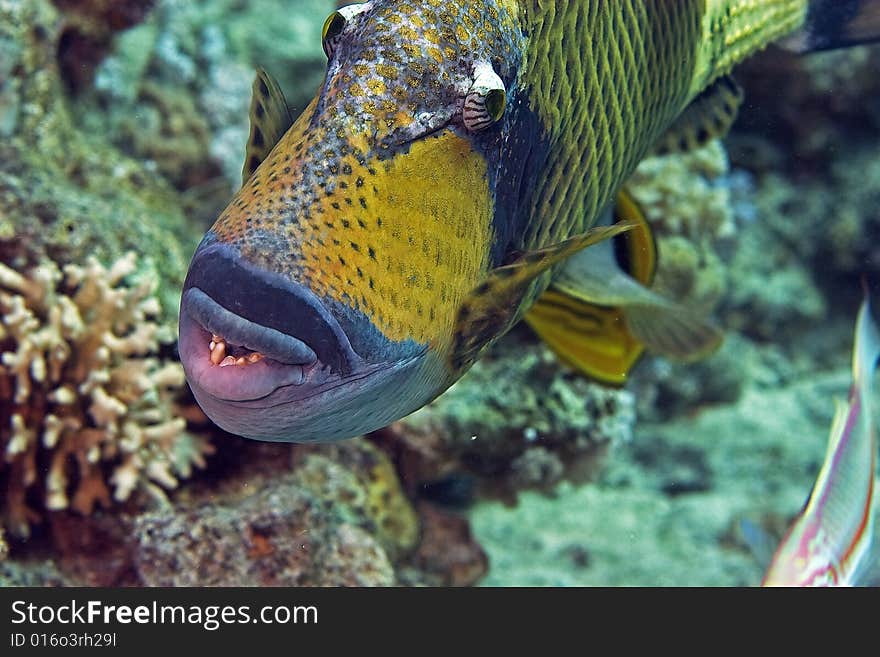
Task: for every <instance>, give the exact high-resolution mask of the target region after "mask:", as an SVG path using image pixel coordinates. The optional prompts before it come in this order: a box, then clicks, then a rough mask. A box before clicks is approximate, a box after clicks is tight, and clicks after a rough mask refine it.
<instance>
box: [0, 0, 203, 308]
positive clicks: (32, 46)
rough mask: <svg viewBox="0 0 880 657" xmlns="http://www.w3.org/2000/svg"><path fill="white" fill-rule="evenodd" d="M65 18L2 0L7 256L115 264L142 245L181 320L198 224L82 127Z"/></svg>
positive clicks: (1, 182) (147, 175)
mask: <svg viewBox="0 0 880 657" xmlns="http://www.w3.org/2000/svg"><path fill="white" fill-rule="evenodd" d="M59 24H60V23H59V21H58V15H57V13H56V12H55V10H54V9H53V8H52V5H51V4H50V3H49V2H48V1H47V0H28V1H24V0H5V1H4V2H2V3H0V44H3V45H2V46H0V48H2V49H3V51H4V52H5V54H6V55H7V56H8V57H9V58H10V59H6V58H4V64H3V66H4V68H8V70H9V71H10V73H11V74H10V77H9V78H8V79H7V80H6V81H5V82H4V84H3V90H2V103H0V115H2V118H0V125H3V126H6V128H5V131H6V132H8V133H9V136H8V137H7V138H5V139H3V140H0V199H2V202H0V260H2V261H3V262H5V263H7V264H9V265H10V266H12V267H13V268H15V269H22V268H24V267H25V266H27V265H28V264H34V263H36V262H38V261H39V260H40V258H41V256H43V255H45V254H48V255H49V256H50V257H51V258H52V259H53V260H55V261H57V262H62V263H66V262H83V261H84V260H85V257H86V256H87V255H94V256H96V257H97V258H98V259H99V260H100V261H101V262H105V263H109V262H113V261H115V260H117V259H118V258H120V257H121V256H122V255H123V254H124V253H125V252H128V251H136V252H138V253H140V254H141V255H142V258H141V262H142V263H143V266H144V267H145V270H146V271H150V272H152V275H154V276H158V277H159V290H158V295H159V298H160V300H161V302H162V310H163V314H164V316H165V317H166V318H170V317H174V316H176V312H177V303H178V297H179V290H180V286H181V284H182V282H183V277H184V274H185V272H186V266H187V263H188V260H189V256H190V254H191V253H192V251H193V249H194V247H195V244H196V242H197V239H198V237H199V235H198V232H199V231H198V230H197V229H196V228H195V227H193V226H191V225H190V223H189V222H188V221H187V219H186V217H185V216H184V214H183V212H182V210H181V202H180V198H179V197H178V195H177V194H175V193H174V192H173V190H172V189H171V188H170V187H169V186H168V185H167V184H166V183H165V182H164V181H163V180H162V179H161V178H160V177H159V176H157V175H156V174H155V172H153V171H151V170H150V168H149V167H147V166H146V165H145V164H144V163H143V162H138V161H135V160H132V159H129V158H126V157H124V156H123V155H122V154H121V153H120V152H119V151H118V150H116V149H114V148H112V147H111V146H109V145H107V144H106V143H105V142H104V141H103V140H102V139H100V138H98V137H96V136H89V137H87V136H85V135H84V134H83V133H82V132H81V131H80V130H78V129H77V126H76V125H75V124H74V123H73V121H72V120H71V117H70V113H69V111H68V101H67V100H66V98H65V95H64V91H63V86H62V83H61V79H60V77H59V70H58V66H57V63H56V60H55V58H54V54H55V53H56V52H57V47H58V40H59V38H60V34H59V28H58V26H59ZM9 126H12V129H9ZM160 274H161V275H160Z"/></svg>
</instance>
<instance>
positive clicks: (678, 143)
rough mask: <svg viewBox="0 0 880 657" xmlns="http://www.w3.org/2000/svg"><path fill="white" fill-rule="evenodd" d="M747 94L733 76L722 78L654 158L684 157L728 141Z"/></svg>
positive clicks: (690, 107) (696, 101)
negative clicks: (699, 149)
mask: <svg viewBox="0 0 880 657" xmlns="http://www.w3.org/2000/svg"><path fill="white" fill-rule="evenodd" d="M742 102H743V90H742V88H741V87H740V86H739V84H737V82H736V80H734V79H733V78H732V77H730V76H729V75H727V76H722V77H720V78H718V79H717V80H716V81H715V82H713V83H712V84H711V85H709V87H707V88H706V89H705V90H704V91H703V92H702V93H701V94H700V95H699V96H697V97H696V98H694V100H693V101H691V104H690V105H688V106H687V107H686V108H685V109H684V111H683V112H682V113H681V114H680V115H679V117H678V118H677V119H676V120H675V122H674V123H673V124H672V126H671V127H670V128H669V129H668V130H667V131H666V133H665V134H664V135H663V136H662V137H661V138H660V140H659V141H658V142H657V143H656V144H655V145H654V155H668V154H671V153H683V152H687V151H691V150H694V149H697V148H701V147H702V146H705V145H706V144H708V143H709V142H710V141H712V140H713V139H717V138H720V137H724V136H725V135H726V134H727V133H728V131H729V130H730V128H731V126H732V125H733V123H734V121H736V117H737V114H738V112H739V108H740V105H742Z"/></svg>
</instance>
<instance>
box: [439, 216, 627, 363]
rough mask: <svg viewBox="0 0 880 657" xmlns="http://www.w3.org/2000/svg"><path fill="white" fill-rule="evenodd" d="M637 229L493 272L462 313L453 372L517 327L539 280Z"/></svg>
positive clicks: (523, 258)
mask: <svg viewBox="0 0 880 657" xmlns="http://www.w3.org/2000/svg"><path fill="white" fill-rule="evenodd" d="M633 227H634V224H631V223H626V222H624V223H618V224H614V225H612V226H598V227H594V228H591V229H590V230H588V231H586V232H585V233H581V234H579V235H575V236H574V237H570V238H569V239H567V240H564V241H563V242H559V243H557V244H553V245H551V246H547V247H544V248H541V249H538V250H536V251H531V252H529V253H525V254H522V255H520V256H519V257H518V258H517V259H516V260H515V261H514V262H512V263H510V264H508V265H504V266H501V267H496V268H495V269H493V270H492V271H490V272H489V273H488V274H487V275H486V278H485V279H484V280H483V282H482V283H480V284H479V285H478V286H476V287H475V288H474V289H473V290H471V292H470V293H469V294H468V295H467V296H466V297H465V299H464V300H463V301H462V303H461V306H460V307H459V309H458V313H457V317H456V325H455V331H454V343H453V347H452V352H451V356H450V364H451V366H452V368H453V371H456V372H458V371H463V370H464V369H466V368H467V367H470V365H471V364H473V363H474V361H476V360H477V358H479V355H480V353H481V352H482V351H483V349H485V348H486V347H487V346H488V345H489V344H490V343H491V342H492V341H493V340H494V339H495V338H497V337H500V336H501V335H503V334H504V333H506V332H507V330H508V329H510V327H511V326H513V324H514V323H515V321H516V320H517V319H518V317H517V314H518V312H519V307H520V305H521V303H520V302H521V301H522V299H523V297H524V296H525V294H526V292H527V291H528V289H529V286H530V285H531V284H532V283H533V282H534V281H535V280H536V279H537V278H538V277H539V276H541V275H542V274H544V273H546V272H548V271H549V270H550V269H551V268H552V267H553V266H555V265H557V264H559V263H560V262H562V261H563V260H565V259H567V258H569V257H571V256H572V255H573V254H575V253H577V252H578V251H581V250H582V249H585V248H587V247H589V246H592V245H593V244H597V243H599V242H602V241H604V240H606V239H610V238H612V237H614V236H615V235H619V234H620V233H622V232H624V231H627V230H631V229H632V228H633Z"/></svg>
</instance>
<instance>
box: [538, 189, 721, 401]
mask: <svg viewBox="0 0 880 657" xmlns="http://www.w3.org/2000/svg"><path fill="white" fill-rule="evenodd" d="M614 217H615V219H617V220H618V221H625V222H626V223H628V224H631V225H635V226H636V228H635V229H634V230H632V231H629V232H627V233H625V234H623V235H620V236H618V237H616V238H615V240H616V242H617V244H616V247H617V248H616V249H615V251H616V253H617V258H616V260H615V259H612V258H610V257H609V254H607V253H603V252H602V251H601V249H603V248H604V246H605V245H601V246H598V247H596V249H595V250H592V249H591V250H589V251H583V252H580V253H577V254H575V255H574V256H572V257H571V258H570V259H569V261H568V262H567V263H566V264H565V266H564V267H563V268H562V270H561V271H560V272H559V274H558V275H557V276H556V279H555V280H554V282H553V284H552V285H551V287H550V289H548V290H547V291H546V292H545V293H544V294H543V295H542V296H541V297H540V298H539V299H538V301H537V302H536V303H535V304H534V305H533V306H532V308H531V309H530V310H529V312H528V313H527V314H526V316H525V320H526V322H527V323H528V324H529V325H530V326H531V327H532V328H533V329H534V330H535V332H536V333H537V334H538V335H539V336H540V337H541V339H542V340H544V341H545V342H546V343H547V345H548V346H549V347H550V348H551V349H552V350H553V351H554V352H555V353H556V354H557V355H558V356H559V357H560V359H561V360H563V361H564V362H566V363H568V364H569V365H571V366H572V367H574V368H575V369H577V370H578V371H580V372H581V373H583V374H585V375H587V376H589V377H590V378H593V379H596V380H599V381H601V382H603V383H607V384H610V385H623V384H624V383H625V382H626V377H627V375H628V373H629V371H630V370H631V369H632V367H633V366H634V365H635V363H636V362H637V361H638V359H639V357H640V356H641V354H642V353H643V352H644V351H645V349H647V350H648V351H650V352H652V353H655V354H658V355H662V356H667V357H670V358H674V359H677V360H684V361H690V360H696V359H699V358H702V357H704V356H706V355H708V354H709V353H711V352H712V351H713V350H715V349H716V348H717V347H718V345H719V344H720V343H721V339H722V334H721V332H720V331H719V330H718V329H717V328H715V327H714V326H713V325H712V324H711V323H710V322H709V321H708V320H706V319H705V318H703V317H701V316H699V315H698V314H696V313H694V312H693V311H691V310H689V309H687V308H685V307H683V306H681V305H679V304H677V303H674V302H673V301H670V300H668V299H666V298H664V297H662V296H660V295H658V294H656V293H655V292H653V291H651V290H650V289H648V287H647V285H649V284H650V282H651V280H652V279H653V275H654V264H655V262H656V256H657V253H656V246H655V243H654V240H653V237H652V236H651V234H650V226H649V225H648V223H647V221H646V220H645V218H644V215H643V214H642V212H641V210H640V209H639V207H638V205H637V204H635V203H634V202H633V201H632V200H631V199H630V198H629V197H628V196H627V195H626V194H623V193H622V194H621V195H619V197H618V200H617V203H616V205H615V208H614Z"/></svg>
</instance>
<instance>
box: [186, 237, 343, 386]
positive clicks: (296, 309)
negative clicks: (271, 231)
mask: <svg viewBox="0 0 880 657" xmlns="http://www.w3.org/2000/svg"><path fill="white" fill-rule="evenodd" d="M180 355H181V360H182V362H183V365H184V369H185V370H186V372H187V376H188V378H189V380H190V382H191V383H193V384H195V385H196V386H198V387H200V388H202V389H204V391H205V392H208V393H209V394H211V395H212V396H214V397H218V398H220V399H226V400H230V401H247V400H253V399H257V398H260V397H263V396H265V395H267V394H270V393H271V392H273V391H274V390H275V389H277V388H278V387H280V386H284V385H299V384H302V383H303V382H305V381H306V380H308V379H309V378H310V376H311V377H313V378H315V379H317V378H320V377H318V376H317V374H318V373H321V374H322V376H324V377H326V376H330V375H337V376H346V375H348V374H350V373H351V372H352V371H353V370H355V369H356V368H357V366H358V361H359V357H358V356H357V354H356V353H355V352H354V350H353V349H352V347H351V344H350V342H349V340H348V338H347V336H346V335H345V332H344V331H343V329H342V327H341V326H340V325H339V322H338V321H337V320H336V319H335V318H334V317H333V316H332V314H331V313H330V312H329V311H328V309H327V308H326V306H325V305H324V304H323V303H322V302H321V300H320V299H319V298H318V297H317V296H316V295H315V294H314V293H312V292H311V291H310V290H308V288H306V287H304V286H303V285H300V284H298V283H296V282H293V281H290V280H288V279H287V278H285V277H284V276H281V275H279V274H275V273H272V272H268V271H265V270H263V269H261V268H260V267H258V266H256V265H254V264H252V263H250V262H248V261H246V260H245V259H244V258H242V257H241V256H240V255H238V254H237V253H236V252H235V250H234V249H232V248H230V247H228V246H226V245H223V244H217V243H214V244H210V245H207V246H203V247H200V248H199V250H198V251H197V252H196V254H195V256H194V257H193V260H192V263H191V265H190V270H189V274H188V275H187V280H186V283H185V285H184V292H183V297H182V299H181V310H180Z"/></svg>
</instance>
